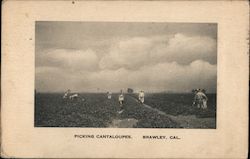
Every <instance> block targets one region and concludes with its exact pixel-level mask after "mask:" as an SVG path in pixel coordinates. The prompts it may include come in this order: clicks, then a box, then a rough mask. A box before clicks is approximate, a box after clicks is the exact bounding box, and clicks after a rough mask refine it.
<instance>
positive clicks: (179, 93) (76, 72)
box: [34, 21, 217, 129]
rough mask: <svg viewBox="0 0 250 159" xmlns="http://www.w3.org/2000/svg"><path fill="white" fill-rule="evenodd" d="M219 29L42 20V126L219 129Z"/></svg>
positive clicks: (38, 86) (38, 34) (38, 72)
mask: <svg viewBox="0 0 250 159" xmlns="http://www.w3.org/2000/svg"><path fill="white" fill-rule="evenodd" d="M216 81H217V24H215V23H160V22H158V23H155V22H65V21H37V22H36V25H35V121H34V122H35V127H101V128H102V127H103V128H105V127H107V128H212V129H215V128H216V85H217V83H216Z"/></svg>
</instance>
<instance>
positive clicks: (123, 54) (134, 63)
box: [99, 33, 216, 69]
mask: <svg viewBox="0 0 250 159" xmlns="http://www.w3.org/2000/svg"><path fill="white" fill-rule="evenodd" d="M195 60H205V61H208V62H210V63H211V64H215V63H216V41H215V39H213V38H211V37H207V36H187V35H184V34H179V33H178V34H175V35H174V36H172V37H169V36H153V37H134V38H129V39H125V40H124V39H123V40H118V41H117V42H116V43H114V44H113V46H112V47H111V48H110V50H109V52H108V54H106V55H105V56H104V57H103V58H102V59H101V61H100V63H99V66H100V68H101V69H118V68H122V67H125V68H127V69H138V68H139V67H141V66H144V65H153V64H157V63H158V62H174V61H175V62H177V63H179V64H189V63H191V62H192V61H195Z"/></svg>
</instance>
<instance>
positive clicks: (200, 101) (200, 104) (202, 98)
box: [193, 89, 208, 109]
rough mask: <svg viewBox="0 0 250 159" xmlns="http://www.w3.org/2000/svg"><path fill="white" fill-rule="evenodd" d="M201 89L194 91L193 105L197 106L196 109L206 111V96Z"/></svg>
mask: <svg viewBox="0 0 250 159" xmlns="http://www.w3.org/2000/svg"><path fill="white" fill-rule="evenodd" d="M204 92H205V91H202V90H201V89H197V90H195V97H194V102H193V105H197V108H202V109H207V100H208V98H207V96H206V95H205V93H204Z"/></svg>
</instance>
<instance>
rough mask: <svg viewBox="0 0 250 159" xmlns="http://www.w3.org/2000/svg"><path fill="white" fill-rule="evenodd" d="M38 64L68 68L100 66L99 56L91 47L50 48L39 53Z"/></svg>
mask: <svg viewBox="0 0 250 159" xmlns="http://www.w3.org/2000/svg"><path fill="white" fill-rule="evenodd" d="M36 64H37V66H53V67H58V68H64V69H66V70H69V69H70V70H94V69H96V68H97V67H98V57H97V55H96V53H95V52H94V51H92V50H91V49H87V50H70V49H50V50H46V51H44V52H41V53H40V54H37V58H36Z"/></svg>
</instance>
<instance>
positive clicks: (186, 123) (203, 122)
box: [130, 96, 216, 128]
mask: <svg viewBox="0 0 250 159" xmlns="http://www.w3.org/2000/svg"><path fill="white" fill-rule="evenodd" d="M130 97H131V98H133V100H134V101H135V102H138V100H137V99H136V98H134V97H132V96H130ZM142 105H143V106H144V107H145V108H148V109H150V110H152V111H155V112H157V113H158V114H161V115H164V116H167V117H168V118H170V119H171V120H173V121H175V122H176V123H178V124H179V125H180V126H181V127H182V128H209V127H211V125H215V122H216V121H215V118H197V117H196V116H195V115H185V116H184V115H178V116H174V115H170V114H166V113H165V112H163V111H161V110H159V109H156V108H153V107H151V106H150V105H147V104H142Z"/></svg>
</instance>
